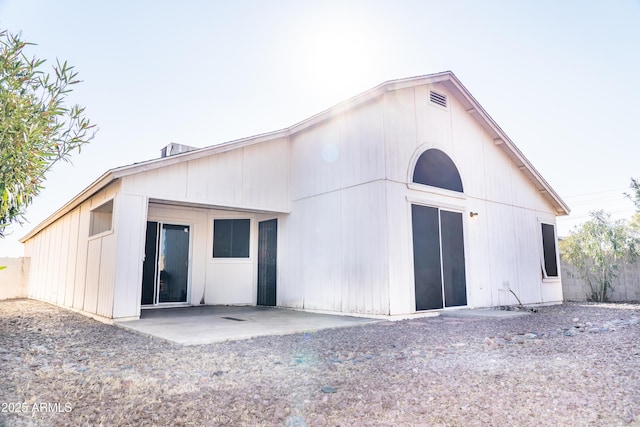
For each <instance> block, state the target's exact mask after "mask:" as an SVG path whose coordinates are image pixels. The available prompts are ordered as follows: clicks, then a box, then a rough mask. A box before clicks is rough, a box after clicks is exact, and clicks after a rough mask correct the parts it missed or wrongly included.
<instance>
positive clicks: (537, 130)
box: [0, 0, 640, 256]
mask: <svg viewBox="0 0 640 427" xmlns="http://www.w3.org/2000/svg"><path fill="white" fill-rule="evenodd" d="M0 28H1V29H7V30H9V31H11V32H13V33H17V32H22V38H23V39H24V40H26V41H29V42H33V43H36V44H37V46H32V47H30V49H29V50H28V51H27V53H28V54H29V55H32V56H36V57H38V58H42V59H47V64H48V65H49V66H50V65H51V64H52V63H54V62H55V60H56V58H58V59H60V60H67V61H68V62H69V63H70V64H71V65H73V66H75V68H76V71H78V72H79V77H80V79H81V80H83V82H82V83H81V84H79V85H77V86H76V88H75V89H74V91H73V93H72V94H71V97H70V102H71V103H79V104H81V105H83V106H85V107H86V113H87V116H88V117H89V118H90V119H91V120H92V121H93V122H94V123H96V124H97V125H98V127H99V131H98V133H97V135H96V137H95V138H94V140H93V141H92V142H91V143H90V144H89V145H87V146H85V147H83V149H82V152H81V153H79V154H78V153H74V154H73V155H72V163H60V164H57V165H56V166H55V167H54V168H53V170H52V171H51V173H50V174H49V175H48V176H47V181H46V182H45V186H46V188H45V189H44V190H43V191H42V193H41V194H40V195H39V196H38V197H37V198H36V199H35V201H34V203H33V204H32V205H31V206H30V207H29V209H28V211H27V216H26V217H27V220H28V221H29V223H27V224H25V225H24V226H22V227H20V226H11V227H9V229H8V230H7V231H8V233H9V235H8V236H7V237H5V238H4V239H0V256H20V255H21V254H22V247H21V245H20V244H19V243H18V239H19V238H20V237H22V236H24V235H25V234H26V233H27V232H28V231H29V230H31V228H33V227H35V226H36V225H37V224H38V223H40V222H41V221H43V220H44V219H46V218H47V217H48V216H49V215H50V214H52V213H53V212H54V211H56V210H57V209H58V208H60V207H61V206H62V205H64V204H65V203H66V202H67V201H68V200H70V199H71V198H72V197H73V196H75V195H76V194H78V193H79V192H80V191H81V190H82V189H84V188H85V187H86V186H88V185H89V184H90V183H92V182H93V181H94V180H95V179H97V178H98V177H99V176H100V175H102V174H103V173H104V172H106V171H107V170H108V169H111V168H114V167H117V166H123V165H127V164H131V163H135V162H140V161H144V160H149V159H152V158H157V157H159V155H160V149H161V148H162V147H164V146H166V145H167V144H169V143H171V142H177V143H181V144H186V145H191V146H196V147H204V146H209V145H213V144H217V143H222V142H226V141H231V140H235V139H239V138H244V137H248V136H252V135H256V134H260V133H265V132H270V131H275V130H279V129H282V128H285V127H288V126H291V125H293V124H295V123H297V122H299V121H302V120H304V119H305V118H307V117H310V116H312V115H314V114H316V113H318V112H320V111H323V110H325V109H326V108H329V107H331V106H333V105H335V104H337V103H339V102H341V101H343V100H346V99H348V98H350V97H352V96H354V95H357V94H358V93H361V92H363V91H366V90H368V89H370V88H372V87H374V86H376V85H378V84H380V83H382V82H385V81H388V80H393V79H398V78H404V77H410V76H417V75H424V74H431V73H435V72H440V71H445V70H451V71H453V72H454V73H455V74H456V76H457V77H458V78H459V79H460V80H461V81H462V83H463V84H464V85H465V86H466V88H467V89H468V90H469V91H470V92H471V93H472V94H473V96H474V97H475V98H476V99H477V100H478V102H479V103H480V104H481V105H482V106H483V107H484V109H485V110H486V111H487V112H488V113H489V115H491V117H492V118H493V119H494V120H495V121H496V122H497V123H498V124H499V125H500V127H501V128H502V129H503V130H504V131H505V132H506V134H507V135H508V136H509V137H510V138H511V140H512V141H514V142H515V144H516V145H517V146H518V148H519V149H520V150H521V151H522V152H523V153H524V155H525V156H526V157H527V158H528V159H529V160H530V162H531V163H532V164H533V165H534V167H535V168H536V169H537V170H538V171H539V172H540V173H541V174H542V176H543V177H544V178H545V179H546V180H547V181H548V182H549V184H550V185H551V186H552V187H553V188H554V189H555V190H556V192H557V193H558V194H559V195H560V196H561V197H562V199H563V200H564V201H565V202H567V203H568V204H569V206H570V207H571V209H572V213H571V215H570V216H568V217H560V218H558V234H559V235H560V236H563V235H566V234H568V233H569V231H570V230H571V229H572V228H573V227H574V226H576V225H578V224H580V223H581V222H584V221H585V220H587V219H588V212H589V211H590V210H595V209H604V210H606V211H608V212H611V213H612V214H613V216H614V217H615V218H629V217H630V216H631V215H632V214H633V212H634V209H633V204H632V203H631V201H629V200H628V199H626V198H625V196H624V193H625V192H627V191H629V190H628V186H629V182H630V178H631V177H640V162H639V161H638V160H639V159H640V104H639V102H640V80H638V76H640V0H616V1H605V0H601V1H590V0H565V1H561V2H559V1H555V0H522V1H517V2H516V1H511V0H504V1H497V0H485V1H475V0H470V1H463V0H452V1H433V0H418V1H413V0H394V1H391V0H388V1H378V0H366V1H353V0H341V1H333V0H323V1H305V0H295V1H289V0H270V1H266V0H265V1H258V0H236V1H204V0H202V1H190V0H184V1H181V2H177V1H161V0H158V1H130V0H127V1H122V0H112V1H108V2H104V1H103V2H87V1H81V0H57V1H55V2H52V1H47V0H0Z"/></svg>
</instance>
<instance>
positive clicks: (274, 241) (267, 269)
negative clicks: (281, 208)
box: [258, 219, 278, 305]
mask: <svg viewBox="0 0 640 427" xmlns="http://www.w3.org/2000/svg"><path fill="white" fill-rule="evenodd" d="M277 246H278V220H277V219H272V220H269V221H261V222H259V223H258V305H276V264H277V262H276V261H277V257H276V253H277Z"/></svg>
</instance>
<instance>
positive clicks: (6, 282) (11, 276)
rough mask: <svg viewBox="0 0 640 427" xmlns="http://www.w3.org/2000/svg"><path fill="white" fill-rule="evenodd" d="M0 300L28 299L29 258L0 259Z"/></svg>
mask: <svg viewBox="0 0 640 427" xmlns="http://www.w3.org/2000/svg"><path fill="white" fill-rule="evenodd" d="M0 266H6V268H4V269H2V270H0V300H3V299H10V298H26V297H27V283H28V279H29V258H26V257H21V258H0Z"/></svg>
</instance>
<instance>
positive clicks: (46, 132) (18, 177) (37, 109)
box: [0, 31, 96, 237]
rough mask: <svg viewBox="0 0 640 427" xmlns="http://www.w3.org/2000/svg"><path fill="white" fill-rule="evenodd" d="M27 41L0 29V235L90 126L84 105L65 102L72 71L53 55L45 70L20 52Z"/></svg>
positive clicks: (89, 133)
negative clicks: (49, 68) (50, 69)
mask: <svg viewBox="0 0 640 427" xmlns="http://www.w3.org/2000/svg"><path fill="white" fill-rule="evenodd" d="M29 45H31V43H27V42H24V41H22V40H21V39H20V35H13V34H10V33H8V32H7V31H0V237H2V236H3V232H4V229H5V227H6V226H8V225H9V224H11V223H15V222H18V223H20V222H21V221H22V219H23V217H24V213H25V208H26V207H27V206H28V205H29V204H30V203H31V201H32V200H33V197H35V196H36V195H38V193H39V192H40V190H41V189H42V188H43V187H42V183H43V182H44V180H45V174H46V173H47V172H48V171H49V169H50V168H51V166H52V165H53V164H55V163H56V162H58V161H60V160H63V161H69V159H70V156H71V152H73V151H74V150H76V149H77V150H78V151H80V147H81V146H82V145H84V144H86V143H88V142H89V141H91V139H93V137H94V136H95V132H96V128H95V125H94V124H92V123H91V122H90V120H89V119H88V118H86V117H85V109H84V107H82V106H79V105H73V106H68V105H67V104H66V98H67V96H68V95H69V94H70V93H71V91H72V88H73V85H75V84H78V83H79V82H80V80H78V73H77V72H76V71H75V70H74V68H73V67H72V66H70V65H69V64H67V62H66V61H64V62H62V63H60V61H57V60H56V65H55V66H54V67H53V71H54V74H53V75H52V74H49V73H46V72H45V71H43V70H42V69H41V67H42V66H43V65H44V63H45V60H44V59H36V58H28V57H27V56H26V54H25V53H24V49H25V48H26V47H27V46H29Z"/></svg>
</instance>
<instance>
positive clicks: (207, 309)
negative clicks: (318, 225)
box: [116, 306, 381, 345]
mask: <svg viewBox="0 0 640 427" xmlns="http://www.w3.org/2000/svg"><path fill="white" fill-rule="evenodd" d="M380 321H381V320H380V319H372V318H366V317H353V316H343V315H331V314H318V313H309V312H305V311H298V310H290V309H285V308H276V307H263V306H248V307H233V306H203V307H180V308H161V309H152V310H143V311H142V313H141V316H140V319H139V320H129V321H123V322H116V325H118V326H121V327H123V328H127V329H131V330H134V331H136V332H139V333H143V334H146V335H152V336H154V337H158V338H162V339H164V340H167V341H171V342H175V343H179V344H183V345H198V344H210V343H216V342H223V341H230V340H240V339H247V338H253V337H258V336H264V335H286V334H294V333H301V332H311V331H318V330H321V329H329V328H340V327H348V326H355V325H362V324H367V323H374V322H380Z"/></svg>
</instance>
